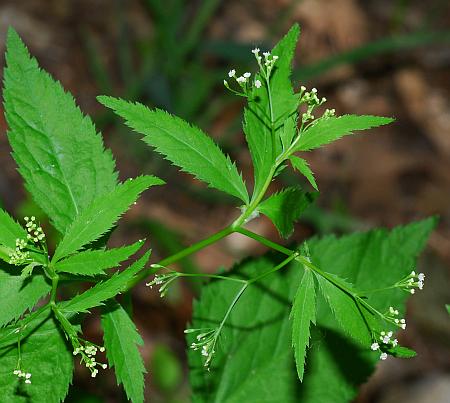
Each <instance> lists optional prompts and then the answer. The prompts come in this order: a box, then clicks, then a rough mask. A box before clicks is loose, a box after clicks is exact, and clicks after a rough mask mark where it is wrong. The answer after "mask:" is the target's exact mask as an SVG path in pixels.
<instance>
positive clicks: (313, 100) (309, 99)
mask: <svg viewBox="0 0 450 403" xmlns="http://www.w3.org/2000/svg"><path fill="white" fill-rule="evenodd" d="M299 95H300V103H303V104H305V105H306V108H307V109H306V112H304V113H303V114H302V124H305V123H307V122H308V121H310V120H314V118H315V117H314V115H313V111H314V108H316V107H317V106H320V105H323V104H324V103H325V102H327V99H326V98H325V97H322V98H319V96H318V95H317V88H313V89H312V90H311V91H307V90H306V87H304V86H303V85H302V86H301V87H300V94H299ZM335 113H336V111H335V110H334V109H327V110H325V112H324V114H323V115H322V118H324V119H328V118H330V117H332V116H334V115H335Z"/></svg>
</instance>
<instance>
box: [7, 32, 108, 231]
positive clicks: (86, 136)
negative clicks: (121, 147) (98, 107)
mask: <svg viewBox="0 0 450 403" xmlns="http://www.w3.org/2000/svg"><path fill="white" fill-rule="evenodd" d="M6 63H7V68H5V71H4V91H3V97H4V102H5V114H6V120H7V123H8V126H9V131H8V139H9V142H10V144H11V147H12V149H13V157H14V159H15V160H16V162H17V165H18V166H19V172H20V173H21V175H22V177H23V178H24V180H25V184H26V188H27V189H28V191H29V192H30V193H31V194H32V195H33V198H34V200H35V201H36V203H37V204H38V205H39V206H40V208H41V209H42V210H43V211H44V212H45V213H46V214H47V216H48V217H50V219H51V221H52V223H53V225H54V226H55V228H56V229H57V230H58V231H59V232H61V233H64V232H65V230H66V229H67V227H68V226H69V225H70V223H71V222H72V221H73V219H74V218H75V216H77V215H78V214H79V213H80V212H81V211H83V210H84V209H85V208H86V207H87V206H88V205H90V204H91V203H92V201H93V200H94V199H95V198H97V197H99V196H102V195H104V194H107V193H109V192H110V191H112V190H113V189H114V188H115V186H116V182H117V174H116V173H115V171H114V169H115V166H114V160H113V158H112V155H111V152H110V151H109V150H108V151H105V149H104V146H103V142H102V138H101V136H100V135H99V134H98V133H97V132H96V130H95V127H94V125H93V123H92V121H91V119H90V118H89V117H87V116H84V115H83V114H82V113H81V111H80V110H79V108H78V107H77V106H76V104H75V102H74V99H73V97H72V95H71V94H69V93H66V92H64V90H63V88H62V87H61V85H60V84H59V83H58V82H56V81H54V80H53V79H52V78H51V76H50V75H49V74H47V73H46V72H45V71H43V70H41V69H39V66H38V63H37V61H36V60H35V59H34V58H31V57H30V55H29V53H28V50H27V49H26V47H25V45H24V44H23V42H22V41H21V40H20V38H19V36H18V35H17V33H16V32H15V31H14V30H13V29H9V31H8V39H7V53H6Z"/></svg>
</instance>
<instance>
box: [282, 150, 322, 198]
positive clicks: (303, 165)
mask: <svg viewBox="0 0 450 403" xmlns="http://www.w3.org/2000/svg"><path fill="white" fill-rule="evenodd" d="M289 160H290V161H291V164H292V167H293V168H294V169H296V170H297V171H299V172H300V173H301V174H302V175H303V176H304V177H305V178H306V179H308V182H309V183H310V184H311V186H312V187H313V188H314V189H316V190H317V191H319V188H318V187H317V183H316V180H315V179H314V174H313V173H312V171H311V168H310V167H309V165H308V162H306V160H304V159H303V158H299V157H297V156H295V155H291V156H290V157H289Z"/></svg>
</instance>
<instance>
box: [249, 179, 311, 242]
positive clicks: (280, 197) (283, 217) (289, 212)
mask: <svg viewBox="0 0 450 403" xmlns="http://www.w3.org/2000/svg"><path fill="white" fill-rule="evenodd" d="M316 197H317V193H309V192H303V191H302V190H301V189H298V188H294V187H290V188H286V189H284V190H282V191H281V192H279V193H275V194H273V195H271V196H270V197H269V198H267V199H266V200H264V201H263V202H262V203H261V204H260V205H259V207H258V210H259V211H260V212H261V213H263V214H264V215H266V216H267V217H269V218H270V219H271V221H272V222H273V223H274V225H275V227H277V229H278V231H279V233H280V235H281V236H282V237H284V238H288V237H289V235H291V234H292V232H293V230H294V222H295V221H297V220H298V219H299V217H300V215H301V214H302V213H303V211H305V209H306V208H307V207H308V206H309V205H310V204H311V203H312V202H313V201H314V200H315V198H316Z"/></svg>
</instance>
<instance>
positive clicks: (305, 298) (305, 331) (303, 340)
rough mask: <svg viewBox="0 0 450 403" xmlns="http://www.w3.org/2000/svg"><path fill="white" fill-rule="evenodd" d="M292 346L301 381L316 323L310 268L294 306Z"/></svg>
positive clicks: (314, 298)
mask: <svg viewBox="0 0 450 403" xmlns="http://www.w3.org/2000/svg"><path fill="white" fill-rule="evenodd" d="M290 318H291V320H292V346H293V347H294V357H295V363H296V367H297V374H298V377H299V379H300V380H301V381H302V380H303V374H304V372H305V357H306V349H307V348H308V347H309V338H310V330H309V328H310V326H311V323H313V324H315V323H316V290H315V285H314V274H313V273H312V271H311V270H309V269H308V268H305V269H304V274H303V278H302V281H301V283H300V285H299V286H298V290H297V292H296V293H295V297H294V302H293V304H292V310H291V316H290Z"/></svg>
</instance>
